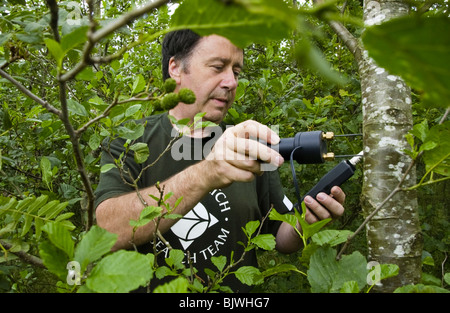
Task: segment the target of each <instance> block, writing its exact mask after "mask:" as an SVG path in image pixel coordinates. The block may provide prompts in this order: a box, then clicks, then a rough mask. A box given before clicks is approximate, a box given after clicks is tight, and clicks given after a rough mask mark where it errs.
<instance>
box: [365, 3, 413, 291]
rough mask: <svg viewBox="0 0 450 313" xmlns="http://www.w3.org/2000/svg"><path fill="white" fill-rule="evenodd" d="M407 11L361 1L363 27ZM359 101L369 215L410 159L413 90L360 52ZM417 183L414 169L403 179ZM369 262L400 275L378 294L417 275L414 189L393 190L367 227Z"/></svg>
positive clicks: (385, 283)
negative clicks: (407, 137) (389, 266)
mask: <svg viewBox="0 0 450 313" xmlns="http://www.w3.org/2000/svg"><path fill="white" fill-rule="evenodd" d="M407 13H408V6H407V5H406V3H404V2H402V1H393V0H381V1H367V0H365V1H364V21H365V24H366V25H368V26H369V25H373V24H378V23H381V22H384V21H386V20H389V19H391V18H394V17H398V16H401V15H405V14H407ZM358 64H359V73H360V79H361V93H362V104H363V143H364V181H363V190H362V207H363V212H364V215H365V216H368V215H369V214H370V213H372V212H373V210H374V209H375V208H377V207H378V206H379V205H380V203H381V202H382V201H383V200H384V199H386V198H387V197H388V195H389V194H390V193H391V192H392V191H393V190H394V189H395V188H396V186H397V185H398V184H399V182H400V181H401V179H402V177H403V176H404V173H405V171H406V169H407V168H408V165H409V164H410V162H411V159H410V158H409V157H408V156H407V155H405V154H404V153H403V152H402V151H403V150H404V149H406V148H408V144H407V142H406V140H405V137H404V136H405V134H406V133H407V132H408V131H409V130H410V129H411V127H412V123H413V119H412V107H411V91H410V89H409V88H408V87H407V86H406V84H405V83H404V82H403V80H401V79H400V77H397V76H394V75H390V74H389V73H388V72H387V71H386V70H385V69H383V68H380V67H378V66H377V65H376V64H375V62H374V61H373V60H372V59H370V58H369V57H368V55H367V52H366V51H364V52H363V53H362V56H361V58H360V60H359V62H358ZM415 183H416V174H415V168H413V169H412V170H411V171H410V172H409V175H408V176H407V177H406V179H405V181H404V185H405V186H411V185H414V184H415ZM366 235H367V241H368V249H369V256H368V258H369V260H370V261H377V262H379V263H381V264H383V263H384V264H387V263H389V264H397V265H398V266H399V268H400V272H399V275H397V276H396V277H394V278H391V279H388V280H385V281H382V283H383V286H378V288H377V290H378V291H379V292H392V291H393V290H395V289H396V288H397V287H400V286H402V285H405V284H412V283H418V282H419V281H420V277H421V255H422V235H421V231H420V223H419V217H418V204H417V197H416V193H415V191H410V192H403V191H401V192H398V193H396V194H395V195H394V196H393V197H392V198H391V199H390V200H389V201H388V202H387V203H386V204H384V206H383V207H382V208H381V209H380V210H379V211H378V213H377V214H375V216H374V217H373V218H372V219H371V220H370V222H369V223H368V224H367V225H366Z"/></svg>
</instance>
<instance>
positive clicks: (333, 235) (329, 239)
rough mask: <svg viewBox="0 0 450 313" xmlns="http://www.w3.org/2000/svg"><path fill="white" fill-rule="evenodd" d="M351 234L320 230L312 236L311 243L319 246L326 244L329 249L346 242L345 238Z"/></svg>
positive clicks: (348, 232) (343, 231) (333, 230)
mask: <svg viewBox="0 0 450 313" xmlns="http://www.w3.org/2000/svg"><path fill="white" fill-rule="evenodd" d="M352 234H353V232H352V231H349V230H335V229H328V230H322V231H320V232H318V233H316V234H314V235H313V236H312V241H313V242H314V243H316V244H318V245H319V246H323V245H325V244H328V245H329V246H330V247H334V246H336V245H338V244H340V243H343V242H345V241H347V238H348V237H349V236H350V235H352Z"/></svg>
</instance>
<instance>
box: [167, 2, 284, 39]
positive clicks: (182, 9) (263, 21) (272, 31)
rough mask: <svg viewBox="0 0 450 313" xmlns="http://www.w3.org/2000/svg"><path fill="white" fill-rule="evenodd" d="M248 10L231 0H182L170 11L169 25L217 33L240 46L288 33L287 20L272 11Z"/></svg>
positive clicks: (200, 31)
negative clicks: (227, 0) (223, 0)
mask: <svg viewBox="0 0 450 313" xmlns="http://www.w3.org/2000/svg"><path fill="white" fill-rule="evenodd" d="M260 7H262V6H260ZM252 12H255V9H253V10H252ZM252 12H249V11H248V10H246V9H245V8H244V7H243V6H240V5H237V4H235V3H229V4H225V3H223V2H222V1H210V0H185V1H183V2H182V3H181V4H180V6H179V7H178V8H177V10H176V11H175V13H174V14H173V16H172V18H171V27H172V28H177V29H183V28H189V29H192V30H193V31H195V32H197V33H199V34H200V35H209V34H218V35H221V36H224V37H227V38H228V39H230V41H232V42H233V43H234V44H235V45H236V46H238V47H241V48H244V47H246V46H248V45H249V44H251V43H267V42H268V41H269V40H278V39H282V38H285V37H286V36H288V34H289V30H290V26H289V24H288V23H285V22H286V20H284V21H283V20H282V19H280V18H278V17H277V16H276V15H272V14H271V13H270V12H273V11H270V10H261V11H260V12H259V14H257V13H252Z"/></svg>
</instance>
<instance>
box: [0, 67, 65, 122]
mask: <svg viewBox="0 0 450 313" xmlns="http://www.w3.org/2000/svg"><path fill="white" fill-rule="evenodd" d="M0 76H2V77H3V78H6V79H7V80H9V81H10V82H11V83H12V84H13V85H14V86H16V87H17V89H19V90H20V91H21V92H22V93H24V94H25V95H26V96H27V97H28V98H30V99H32V100H34V101H36V102H37V103H39V104H40V105H42V106H43V107H44V108H46V109H47V110H48V111H49V112H51V113H53V114H56V115H57V116H58V117H61V114H62V113H61V111H60V110H58V109H57V108H55V107H54V106H52V105H51V104H50V103H48V102H47V101H45V100H43V99H41V98H39V97H38V96H36V95H35V94H34V93H32V92H31V91H30V90H28V89H27V87H25V86H24V85H22V84H21V83H20V82H18V81H17V80H15V79H14V78H13V77H12V76H10V75H9V74H8V73H6V72H5V71H3V70H1V69H0Z"/></svg>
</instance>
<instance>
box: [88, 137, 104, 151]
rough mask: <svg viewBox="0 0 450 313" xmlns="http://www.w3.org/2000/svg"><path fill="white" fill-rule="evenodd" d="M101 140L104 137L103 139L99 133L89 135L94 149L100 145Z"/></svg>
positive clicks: (91, 146) (90, 143)
mask: <svg viewBox="0 0 450 313" xmlns="http://www.w3.org/2000/svg"><path fill="white" fill-rule="evenodd" d="M101 141H102V139H101V137H100V135H99V134H97V133H93V134H92V135H91V137H89V142H88V144H89V147H90V148H91V149H92V150H96V149H97V148H98V147H99V146H100V143H101Z"/></svg>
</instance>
